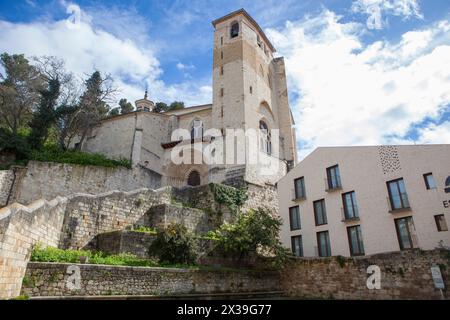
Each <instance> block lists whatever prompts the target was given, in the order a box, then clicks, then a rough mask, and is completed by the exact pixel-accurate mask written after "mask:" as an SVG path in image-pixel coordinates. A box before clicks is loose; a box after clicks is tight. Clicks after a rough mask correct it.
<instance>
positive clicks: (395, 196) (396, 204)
mask: <svg viewBox="0 0 450 320" xmlns="http://www.w3.org/2000/svg"><path fill="white" fill-rule="evenodd" d="M389 190H390V195H391V203H392V209H400V208H401V207H402V201H401V199H400V194H399V190H398V187H397V183H396V182H390V183H389Z"/></svg>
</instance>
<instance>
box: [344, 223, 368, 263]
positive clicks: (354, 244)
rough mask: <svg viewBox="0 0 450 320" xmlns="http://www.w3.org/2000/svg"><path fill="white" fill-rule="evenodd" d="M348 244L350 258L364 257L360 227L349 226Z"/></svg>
mask: <svg viewBox="0 0 450 320" xmlns="http://www.w3.org/2000/svg"><path fill="white" fill-rule="evenodd" d="M347 235H348V243H349V246H350V254H351V255H352V256H363V255H364V244H363V239H362V233H361V226H359V225H358V226H351V227H348V228H347Z"/></svg>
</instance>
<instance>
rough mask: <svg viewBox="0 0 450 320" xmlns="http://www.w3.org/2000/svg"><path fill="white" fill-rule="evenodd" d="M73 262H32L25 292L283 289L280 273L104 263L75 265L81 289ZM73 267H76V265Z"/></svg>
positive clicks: (160, 292) (173, 292) (166, 292)
mask: <svg viewBox="0 0 450 320" xmlns="http://www.w3.org/2000/svg"><path fill="white" fill-rule="evenodd" d="M69 266H71V264H58V263H36V262H31V263H29V264H28V268H27V273H26V276H25V278H24V282H23V287H22V293H21V294H22V295H28V296H32V297H36V296H74V295H75V296H79V295H91V296H97V295H178V294H209V293H245V292H267V291H279V290H280V287H279V274H278V273H277V272H255V271H245V270H239V271H228V270H227V271H222V270H191V269H167V268H144V267H121V266H120V267H118V266H103V265H80V264H78V265H75V267H78V268H79V271H80V275H81V278H80V279H81V281H80V287H79V289H75V290H71V289H69V288H68V286H67V283H68V282H69V283H74V281H71V279H69V276H70V275H71V274H72V273H73V271H70V270H69V272H68V268H69ZM72 268H73V267H72Z"/></svg>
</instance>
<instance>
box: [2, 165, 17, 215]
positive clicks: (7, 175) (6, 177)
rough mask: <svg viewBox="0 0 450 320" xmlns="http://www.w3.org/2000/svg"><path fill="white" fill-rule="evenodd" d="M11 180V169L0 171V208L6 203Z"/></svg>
mask: <svg viewBox="0 0 450 320" xmlns="http://www.w3.org/2000/svg"><path fill="white" fill-rule="evenodd" d="M13 181H14V171H13V170H1V171H0V208H1V207H4V206H6V205H7V202H8V198H9V194H10V192H11V188H12V185H13Z"/></svg>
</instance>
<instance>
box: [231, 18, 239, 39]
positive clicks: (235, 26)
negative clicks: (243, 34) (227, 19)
mask: <svg viewBox="0 0 450 320" xmlns="http://www.w3.org/2000/svg"><path fill="white" fill-rule="evenodd" d="M238 35H239V23H238V22H235V23H233V24H232V25H231V30H230V38H236V37H237V36H238Z"/></svg>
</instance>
